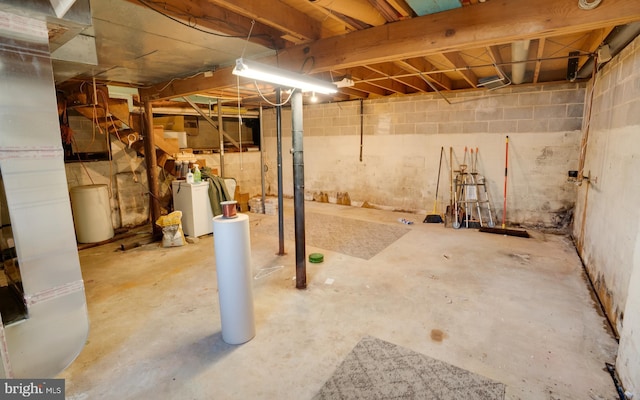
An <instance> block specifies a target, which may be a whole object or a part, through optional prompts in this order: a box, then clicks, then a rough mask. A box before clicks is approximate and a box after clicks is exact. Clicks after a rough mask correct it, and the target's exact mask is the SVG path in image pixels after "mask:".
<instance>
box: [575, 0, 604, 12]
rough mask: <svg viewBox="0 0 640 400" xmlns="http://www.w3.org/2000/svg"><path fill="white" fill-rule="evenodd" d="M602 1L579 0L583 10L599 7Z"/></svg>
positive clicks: (579, 5)
mask: <svg viewBox="0 0 640 400" xmlns="http://www.w3.org/2000/svg"><path fill="white" fill-rule="evenodd" d="M601 2H602V0H593V1H591V2H589V0H578V7H580V8H581V9H583V10H593V9H594V8H596V7H598V6H599V5H600V3H601Z"/></svg>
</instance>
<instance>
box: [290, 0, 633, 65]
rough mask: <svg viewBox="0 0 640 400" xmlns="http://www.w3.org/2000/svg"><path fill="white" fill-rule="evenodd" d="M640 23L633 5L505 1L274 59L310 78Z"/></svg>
mask: <svg viewBox="0 0 640 400" xmlns="http://www.w3.org/2000/svg"><path fill="white" fill-rule="evenodd" d="M638 19H640V2H639V1H637V0H607V1H605V2H602V3H601V4H600V6H599V7H598V8H597V9H596V10H592V11H585V10H581V9H580V8H578V3H577V2H576V1H575V0H538V1H536V3H535V4H532V3H531V1H530V0H510V1H508V2H499V1H494V2H487V3H485V4H483V5H482V7H480V6H477V7H475V12H474V13H473V14H470V13H467V12H465V8H464V7H463V8H457V9H454V10H449V11H445V12H441V13H437V14H431V15H425V16H422V17H416V18H412V19H409V20H404V21H399V22H395V23H391V24H386V25H382V26H377V27H373V28H370V29H366V30H362V31H356V32H352V33H349V34H347V35H345V36H339V37H330V38H325V39H320V40H318V41H315V42H313V43H309V44H307V45H301V46H294V47H291V48H289V49H286V50H284V51H283V52H282V53H281V54H280V61H281V63H282V65H286V66H291V67H293V68H295V67H296V66H298V67H299V66H300V65H302V63H303V62H304V60H305V59H306V58H309V57H312V58H313V59H314V61H315V62H314V68H313V70H312V71H311V72H321V71H327V70H330V69H335V68H349V67H353V66H357V65H363V64H371V63H380V62H386V61H394V60H397V59H398V58H412V57H418V56H423V55H428V54H433V53H440V52H448V51H459V50H463V49H466V48H472V47H480V46H492V45H497V44H502V43H510V42H513V41H516V40H521V39H535V38H537V37H540V36H542V37H550V36H558V35H563V34H570V33H574V32H582V31H588V30H592V29H597V28H599V27H602V26H611V25H620V24H625V23H628V22H632V21H635V20H638Z"/></svg>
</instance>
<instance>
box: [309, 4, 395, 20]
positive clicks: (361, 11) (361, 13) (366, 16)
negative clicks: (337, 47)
mask: <svg viewBox="0 0 640 400" xmlns="http://www.w3.org/2000/svg"><path fill="white" fill-rule="evenodd" d="M310 1H311V3H313V4H315V5H318V6H322V7H324V8H326V9H328V10H332V11H335V12H337V13H340V14H343V15H346V16H348V17H351V18H354V19H357V20H358V21H362V22H365V23H367V24H369V25H371V26H379V25H384V24H386V23H387V20H386V19H385V18H384V17H383V16H382V14H380V13H379V12H378V10H376V9H375V8H374V7H373V6H372V5H371V3H370V2H369V0H351V1H349V2H347V1H341V0H310Z"/></svg>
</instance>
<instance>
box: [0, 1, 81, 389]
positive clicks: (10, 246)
mask: <svg viewBox="0 0 640 400" xmlns="http://www.w3.org/2000/svg"><path fill="white" fill-rule="evenodd" d="M25 3H27V2H25ZM0 20H2V21H7V22H8V23H6V24H2V26H1V27H0V42H1V43H2V44H3V45H0V65H2V68H0V82H2V90H1V91H0V103H1V104H3V106H4V109H3V111H2V112H1V113H0V125H1V126H2V134H1V135H0V171H1V175H2V179H1V184H2V185H3V187H4V192H5V194H6V202H4V200H3V201H2V202H3V203H5V204H4V205H3V207H4V206H6V207H7V209H8V214H9V217H10V219H9V221H6V220H4V219H3V221H2V226H3V229H2V238H3V240H1V241H0V248H1V250H2V251H3V254H5V253H7V252H8V253H7V254H15V257H14V258H13V259H12V260H11V265H12V267H15V268H12V269H15V270H18V271H19V274H17V273H16V274H12V276H11V280H13V279H17V278H16V277H18V276H19V279H20V280H21V292H19V293H16V294H17V296H16V297H18V296H20V297H21V299H20V302H21V303H22V304H23V305H24V306H25V307H26V311H27V314H28V315H27V316H28V318H26V319H24V320H22V321H19V322H15V323H13V322H12V321H7V322H8V323H7V325H6V326H4V329H2V324H1V323H0V359H1V361H2V362H1V364H2V369H1V371H0V378H28V377H42V378H45V377H53V376H56V375H57V374H59V373H60V371H62V370H63V369H64V368H65V367H67V365H69V364H70V363H71V362H72V361H73V360H74V359H75V357H76V356H77V355H78V354H79V353H80V351H81V350H82V348H83V347H84V344H85V342H86V339H87V334H88V330H89V320H88V316H87V305H86V300H85V294H84V284H83V281H82V273H81V271H80V261H79V259H78V249H77V246H76V237H75V234H74V227H73V217H72V213H71V205H70V201H69V192H68V189H67V179H66V174H65V167H64V152H63V150H62V142H61V140H60V126H59V122H58V113H57V106H56V97H55V87H54V82H53V70H52V66H51V58H50V56H49V43H48V31H47V26H46V22H45V21H43V20H41V19H37V18H36V19H34V18H30V17H25V16H23V15H16V14H12V13H7V12H4V11H2V10H0ZM9 235H10V236H9ZM9 239H11V240H9ZM7 262H8V261H5V263H7ZM5 265H7V264H5ZM5 271H6V269H5ZM3 273H4V272H3ZM15 286H18V285H15ZM3 300H6V299H3Z"/></svg>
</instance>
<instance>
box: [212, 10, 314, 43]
mask: <svg viewBox="0 0 640 400" xmlns="http://www.w3.org/2000/svg"><path fill="white" fill-rule="evenodd" d="M207 3H211V4H214V5H216V6H219V7H223V8H225V9H227V10H230V11H233V12H234V13H237V14H240V15H242V16H244V17H247V18H250V19H252V20H255V21H259V22H261V23H262V24H264V25H267V26H271V27H273V28H275V29H278V30H280V31H282V32H284V33H285V34H286V35H290V36H293V37H297V38H299V39H300V40H301V41H310V40H317V39H319V38H320V28H321V24H320V22H319V21H316V20H315V19H313V18H311V17H310V16H308V15H307V14H304V13H302V12H300V11H298V10H297V9H295V8H293V7H291V6H289V5H287V4H285V3H284V2H281V1H264V0H243V1H237V0H207Z"/></svg>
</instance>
